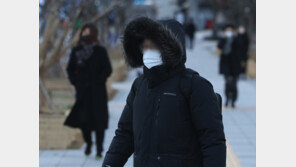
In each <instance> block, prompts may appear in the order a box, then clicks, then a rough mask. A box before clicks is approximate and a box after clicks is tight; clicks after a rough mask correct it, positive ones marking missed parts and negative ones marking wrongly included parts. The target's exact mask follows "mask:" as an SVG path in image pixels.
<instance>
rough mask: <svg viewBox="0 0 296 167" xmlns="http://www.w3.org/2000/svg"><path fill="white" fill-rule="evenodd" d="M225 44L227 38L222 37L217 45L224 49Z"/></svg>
mask: <svg viewBox="0 0 296 167" xmlns="http://www.w3.org/2000/svg"><path fill="white" fill-rule="evenodd" d="M224 44H225V39H224V38H221V39H220V40H219V42H218V45H217V47H218V49H221V50H223V47H224Z"/></svg>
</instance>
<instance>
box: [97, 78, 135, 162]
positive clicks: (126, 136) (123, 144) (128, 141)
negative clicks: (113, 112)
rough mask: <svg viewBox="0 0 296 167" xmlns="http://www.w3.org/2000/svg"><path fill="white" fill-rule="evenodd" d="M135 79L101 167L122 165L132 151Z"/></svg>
mask: <svg viewBox="0 0 296 167" xmlns="http://www.w3.org/2000/svg"><path fill="white" fill-rule="evenodd" d="M137 80H138V79H136V80H135V81H134V83H133V85H132V88H131V91H130V92H129V95H128V97H127V99H126V105H125V107H124V109H123V112H122V114H121V117H120V119H119V122H118V128H117V129H116V131H115V136H114V138H113V140H112V142H111V145H110V147H109V150H108V151H107V154H106V156H105V159H104V162H103V167H107V166H108V165H109V166H112V167H123V166H124V164H125V163H126V161H127V160H128V158H129V157H130V156H131V155H132V153H133V152H134V141H133V140H134V138H133V118H132V117H133V109H132V105H133V101H134V97H135V87H136V86H135V85H136V82H137Z"/></svg>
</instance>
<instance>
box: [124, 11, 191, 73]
mask: <svg viewBox="0 0 296 167" xmlns="http://www.w3.org/2000/svg"><path fill="white" fill-rule="evenodd" d="M144 39H150V40H152V41H153V42H154V43H155V44H156V45H157V46H158V47H159V49H160V52H161V56H162V61H163V62H164V65H165V66H167V67H171V68H174V67H175V66H177V65H178V64H180V63H181V64H184V63H185V61H186V50H185V35H184V30H183V27H182V25H181V24H180V23H179V22H177V21H175V20H162V21H154V20H152V19H149V18H147V17H140V18H138V19H135V20H133V21H131V22H130V23H129V24H128V25H127V27H126V29H125V31H124V35H123V41H122V43H123V49H124V55H125V59H126V61H127V63H128V64H129V65H130V66H131V67H140V66H142V65H143V60H142V57H143V54H142V52H141V49H140V45H141V44H142V42H143V40H144Z"/></svg>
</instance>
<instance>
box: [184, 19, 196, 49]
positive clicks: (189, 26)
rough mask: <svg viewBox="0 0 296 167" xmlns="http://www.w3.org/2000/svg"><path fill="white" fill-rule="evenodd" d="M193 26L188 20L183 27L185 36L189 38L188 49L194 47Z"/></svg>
mask: <svg viewBox="0 0 296 167" xmlns="http://www.w3.org/2000/svg"><path fill="white" fill-rule="evenodd" d="M195 30H196V28H195V25H194V23H193V19H192V18H190V19H189V21H188V23H187V24H186V25H185V31H186V34H187V36H188V37H189V47H190V49H193V45H194V34H195Z"/></svg>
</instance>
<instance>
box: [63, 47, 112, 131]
mask: <svg viewBox="0 0 296 167" xmlns="http://www.w3.org/2000/svg"><path fill="white" fill-rule="evenodd" d="M82 47H83V46H82V45H79V46H76V47H74V48H73V49H72V51H71V54H70V61H69V63H68V67H67V72H68V77H69V80H70V82H71V83H72V84H73V85H74V87H75V90H76V101H75V104H74V107H73V108H72V110H71V112H70V114H69V116H68V117H67V119H66V121H65V125H67V126H70V127H76V128H89V129H91V130H103V129H106V128H107V126H108V107H107V101H108V97H107V91H106V80H107V78H108V77H109V76H110V74H111V72H112V68H111V64H110V61H109V58H108V54H107V51H106V49H105V48H103V47H101V46H98V45H95V46H93V52H92V54H91V56H90V57H88V58H87V59H86V60H84V61H83V64H82V65H78V62H79V60H78V57H77V54H76V53H78V52H79V51H81V49H82Z"/></svg>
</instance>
